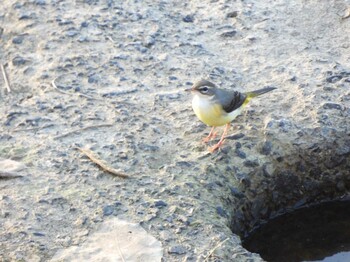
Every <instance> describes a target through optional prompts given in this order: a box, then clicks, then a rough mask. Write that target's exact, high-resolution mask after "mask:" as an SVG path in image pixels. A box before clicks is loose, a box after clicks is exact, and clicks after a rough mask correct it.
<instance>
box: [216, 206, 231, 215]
mask: <svg viewBox="0 0 350 262" xmlns="http://www.w3.org/2000/svg"><path fill="white" fill-rule="evenodd" d="M216 213H218V215H219V216H222V217H228V216H227V213H226V211H225V210H224V209H223V208H222V207H220V206H218V207H216Z"/></svg>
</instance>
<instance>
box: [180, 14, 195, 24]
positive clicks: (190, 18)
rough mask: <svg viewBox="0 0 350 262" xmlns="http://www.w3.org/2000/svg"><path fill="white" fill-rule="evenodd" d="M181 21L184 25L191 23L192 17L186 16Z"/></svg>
mask: <svg viewBox="0 0 350 262" xmlns="http://www.w3.org/2000/svg"><path fill="white" fill-rule="evenodd" d="M182 21H184V22H185V23H193V22H194V16H193V15H186V16H185V17H184V18H182Z"/></svg>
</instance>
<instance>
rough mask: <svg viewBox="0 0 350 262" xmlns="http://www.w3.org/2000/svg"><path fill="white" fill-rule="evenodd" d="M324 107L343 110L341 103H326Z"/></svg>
mask: <svg viewBox="0 0 350 262" xmlns="http://www.w3.org/2000/svg"><path fill="white" fill-rule="evenodd" d="M322 107H323V108H324V109H336V110H342V106H341V105H340V104H337V103H331V102H327V103H324V104H323V106H322Z"/></svg>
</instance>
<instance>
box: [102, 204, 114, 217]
mask: <svg viewBox="0 0 350 262" xmlns="http://www.w3.org/2000/svg"><path fill="white" fill-rule="evenodd" d="M114 210H115V206H112V205H107V206H104V207H103V216H110V215H112V214H113V212H114Z"/></svg>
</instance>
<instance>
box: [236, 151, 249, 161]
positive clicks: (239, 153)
mask: <svg viewBox="0 0 350 262" xmlns="http://www.w3.org/2000/svg"><path fill="white" fill-rule="evenodd" d="M235 153H236V155H237V156H238V157H239V158H242V159H245V158H247V154H246V153H244V152H243V151H242V150H240V149H238V148H236V150H235Z"/></svg>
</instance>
